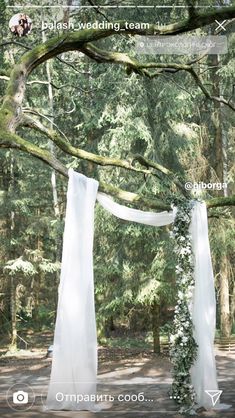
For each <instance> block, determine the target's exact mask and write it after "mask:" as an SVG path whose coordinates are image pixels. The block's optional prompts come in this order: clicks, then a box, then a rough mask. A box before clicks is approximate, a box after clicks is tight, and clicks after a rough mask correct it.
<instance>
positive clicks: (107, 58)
mask: <svg viewBox="0 0 235 418" xmlns="http://www.w3.org/2000/svg"><path fill="white" fill-rule="evenodd" d="M82 51H83V52H84V54H86V55H87V56H89V57H90V58H91V59H93V60H95V61H97V62H109V63H113V64H121V65H125V66H126V67H127V69H128V71H129V72H132V71H133V72H135V73H137V74H140V75H144V76H147V77H148V78H151V79H153V78H156V77H158V76H159V75H160V74H161V73H163V72H177V71H187V72H188V73H189V74H190V75H191V76H192V77H193V79H194V81H195V82H196V84H197V85H198V87H199V88H200V89H201V91H202V92H203V94H205V96H206V97H207V98H208V99H210V100H213V101H215V102H220V103H223V104H225V105H226V106H228V107H229V108H230V109H232V110H233V111H235V105H234V104H233V103H232V102H231V100H226V99H225V98H224V97H216V96H213V95H212V94H211V93H210V92H209V90H207V88H206V86H205V85H204V84H203V82H202V80H201V79H200V77H199V75H198V74H197V73H196V71H195V69H194V68H193V65H192V64H191V65H190V64H177V63H171V62H168V63H163V62H146V63H144V62H140V61H138V60H136V59H135V58H133V57H130V56H129V55H128V54H125V53H121V52H110V51H106V50H102V49H100V48H97V47H96V46H95V45H93V44H87V45H85V46H84V47H83V49H82ZM156 68H157V69H158V71H157V72H151V70H152V69H156Z"/></svg>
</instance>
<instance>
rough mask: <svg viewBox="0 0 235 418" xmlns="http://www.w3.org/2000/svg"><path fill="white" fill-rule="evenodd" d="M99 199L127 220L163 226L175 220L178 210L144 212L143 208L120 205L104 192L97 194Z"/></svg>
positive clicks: (111, 210) (102, 204) (109, 209)
mask: <svg viewBox="0 0 235 418" xmlns="http://www.w3.org/2000/svg"><path fill="white" fill-rule="evenodd" d="M97 200H98V202H99V203H100V204H101V206H103V208H104V209H106V210H107V211H108V212H110V213H112V215H115V216H117V217H118V218H121V219H124V220H125V221H132V222H137V223H140V224H145V225H152V226H163V225H168V224H170V223H172V222H173V221H174V217H175V213H176V210H174V211H171V212H161V213H154V212H143V211H142V210H138V209H132V208H128V207H127V206H123V205H119V204H118V203H116V202H114V200H113V199H112V198H110V197H109V196H107V195H106V194H104V193H100V192H99V193H98V194H97Z"/></svg>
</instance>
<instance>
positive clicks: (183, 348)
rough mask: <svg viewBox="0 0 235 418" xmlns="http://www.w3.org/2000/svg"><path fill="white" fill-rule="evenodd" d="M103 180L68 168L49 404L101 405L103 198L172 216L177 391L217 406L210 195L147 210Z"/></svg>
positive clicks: (153, 218)
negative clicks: (98, 278)
mask: <svg viewBox="0 0 235 418" xmlns="http://www.w3.org/2000/svg"><path fill="white" fill-rule="evenodd" d="M98 187H99V183H98V182H97V181H96V180H94V179H90V178H87V177H86V176H84V175H82V174H79V173H76V172H75V171H73V170H72V169H70V170H69V183H68V192H67V208H66V218H65V230H64V238H63V255H62V268H61V280H60V286H59V301H58V308H57V319H56V326H55V335H54V349H53V360H52V371H51V378H50V384H49V390H48V395H47V402H46V407H47V409H54V410H62V409H66V410H91V411H95V410H96V409H97V404H96V376H97V337H96V320H95V305H94V284H93V254H92V253H93V233H94V207H95V202H96V200H97V201H98V202H99V203H100V204H101V205H102V206H103V207H104V209H106V210H107V211H109V212H110V213H112V214H113V215H115V216H117V217H119V218H121V219H125V220H128V221H134V222H138V223H142V224H147V225H152V226H156V227H157V226H158V227H160V226H163V225H168V224H173V231H172V233H171V234H172V235H173V238H174V240H175V251H176V254H177V266H176V275H177V287H178V302H177V305H176V307H175V316H174V328H175V332H174V334H173V335H172V336H171V357H172V362H173V384H172V390H171V397H172V398H174V399H175V400H176V401H177V403H179V404H181V405H182V406H183V408H186V409H191V408H192V407H193V406H194V405H196V406H197V407H200V406H203V407H204V408H206V409H210V408H212V407H213V404H212V399H211V397H209V396H208V394H207V393H206V391H207V390H217V389H218V384H217V378H216V365H215V357H214V348H213V344H214V332H215V291H214V278H213V271H212V263H211V255H210V246H209V239H208V225H207V210H206V205H205V203H204V202H199V201H189V202H186V203H184V204H183V205H182V204H181V205H179V206H178V207H176V206H173V208H172V211H170V212H161V213H154V212H144V211H140V210H137V209H131V208H128V207H126V206H122V205H119V204H117V203H116V202H114V201H113V200H112V198H110V197H109V196H108V195H106V194H103V193H100V192H98ZM58 394H62V395H63V396H62V397H61V396H58ZM78 394H79V395H80V396H79V397H77V396H76V395H78ZM78 399H79V402H78ZM98 407H99V406H98Z"/></svg>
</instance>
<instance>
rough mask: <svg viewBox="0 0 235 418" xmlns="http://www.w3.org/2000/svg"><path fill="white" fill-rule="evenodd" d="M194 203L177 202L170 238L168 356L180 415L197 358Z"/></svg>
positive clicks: (189, 396)
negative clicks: (173, 298) (173, 259)
mask: <svg viewBox="0 0 235 418" xmlns="http://www.w3.org/2000/svg"><path fill="white" fill-rule="evenodd" d="M193 204H194V202H193V201H188V200H184V201H183V202H182V201H181V202H177V214H176V217H175V221H174V227H173V231H172V232H171V236H172V237H173V239H174V249H175V253H176V256H177V265H176V281H177V289H178V295H177V304H176V306H175V314H174V321H173V334H172V335H171V339H170V356H171V361H172V364H173V384H172V389H171V394H170V395H171V396H170V397H171V398H172V399H174V400H175V401H176V402H177V403H178V404H180V405H182V408H181V409H180V412H181V413H185V412H189V411H191V412H192V413H193V406H194V404H195V398H196V394H195V392H194V388H193V386H192V384H191V377H190V369H191V366H192V364H193V363H194V360H195V359H196V357H197V344H196V342H195V339H194V337H193V322H192V315H191V312H190V304H191V303H192V295H193V289H194V284H195V283H194V275H193V254H192V244H191V236H190V232H189V225H190V222H191V210H192V207H193Z"/></svg>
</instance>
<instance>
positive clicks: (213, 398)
mask: <svg viewBox="0 0 235 418" xmlns="http://www.w3.org/2000/svg"><path fill="white" fill-rule="evenodd" d="M205 392H206V393H207V395H209V396H210V398H211V402H212V405H213V406H215V404H216V402H217V401H218V399H219V398H220V395H221V393H222V392H223V391H222V390H205Z"/></svg>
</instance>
